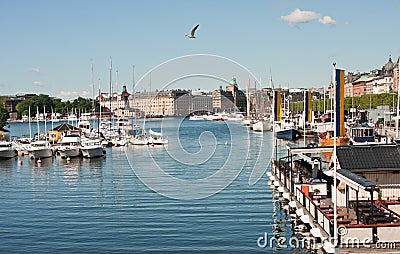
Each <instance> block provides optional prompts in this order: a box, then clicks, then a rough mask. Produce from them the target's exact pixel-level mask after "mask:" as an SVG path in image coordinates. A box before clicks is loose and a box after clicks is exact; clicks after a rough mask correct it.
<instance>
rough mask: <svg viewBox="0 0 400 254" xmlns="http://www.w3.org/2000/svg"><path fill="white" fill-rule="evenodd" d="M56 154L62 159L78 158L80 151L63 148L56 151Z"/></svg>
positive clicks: (72, 148)
mask: <svg viewBox="0 0 400 254" xmlns="http://www.w3.org/2000/svg"><path fill="white" fill-rule="evenodd" d="M58 152H59V154H60V156H61V158H63V159H65V158H68V157H69V158H73V157H78V156H80V155H81V150H80V149H79V147H63V148H60V149H58Z"/></svg>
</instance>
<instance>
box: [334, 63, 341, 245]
mask: <svg viewBox="0 0 400 254" xmlns="http://www.w3.org/2000/svg"><path fill="white" fill-rule="evenodd" d="M333 77H334V78H333V88H334V104H335V105H334V107H333V108H334V119H335V120H334V123H335V124H334V135H333V189H334V190H333V240H334V245H335V249H336V247H337V243H338V232H337V193H336V191H337V186H336V185H337V164H336V148H337V145H336V141H337V131H338V130H337V125H336V124H337V121H338V120H339V119H337V113H338V112H337V110H336V105H337V97H336V96H337V92H338V91H337V81H336V79H337V78H336V63H333ZM339 95H340V94H339Z"/></svg>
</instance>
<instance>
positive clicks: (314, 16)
mask: <svg viewBox="0 0 400 254" xmlns="http://www.w3.org/2000/svg"><path fill="white" fill-rule="evenodd" d="M281 19H282V20H284V21H286V22H288V23H289V24H290V25H295V24H301V23H308V22H312V21H314V20H318V22H320V23H321V24H323V25H331V26H334V25H336V21H335V20H334V19H333V18H332V17H331V16H323V17H322V18H321V15H320V14H319V13H317V12H314V11H303V10H300V9H296V10H294V11H292V13H290V14H289V15H287V16H281Z"/></svg>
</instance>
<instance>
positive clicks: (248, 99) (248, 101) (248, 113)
mask: <svg viewBox="0 0 400 254" xmlns="http://www.w3.org/2000/svg"><path fill="white" fill-rule="evenodd" d="M246 102H247V104H246V114H247V117H248V118H249V117H250V77H249V82H248V84H247V101H246Z"/></svg>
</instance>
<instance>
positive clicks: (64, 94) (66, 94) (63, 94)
mask: <svg viewBox="0 0 400 254" xmlns="http://www.w3.org/2000/svg"><path fill="white" fill-rule="evenodd" d="M88 95H89V91H81V92H77V91H60V92H59V93H58V94H57V97H59V98H62V99H75V98H78V97H79V96H81V97H88Z"/></svg>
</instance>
